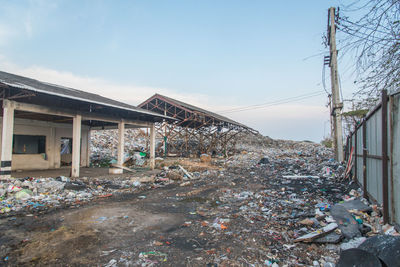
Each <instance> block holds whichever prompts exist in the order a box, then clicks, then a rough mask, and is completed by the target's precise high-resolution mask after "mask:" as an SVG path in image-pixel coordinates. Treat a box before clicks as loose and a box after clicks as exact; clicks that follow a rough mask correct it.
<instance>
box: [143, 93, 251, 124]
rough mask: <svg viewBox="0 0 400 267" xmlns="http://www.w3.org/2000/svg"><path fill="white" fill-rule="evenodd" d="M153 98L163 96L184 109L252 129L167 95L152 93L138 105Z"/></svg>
mask: <svg viewBox="0 0 400 267" xmlns="http://www.w3.org/2000/svg"><path fill="white" fill-rule="evenodd" d="M154 98H160V99H163V98H164V99H165V100H168V101H169V102H171V103H175V104H176V105H179V106H182V107H184V108H186V109H189V110H192V111H196V112H201V113H204V114H206V115H207V116H209V117H214V118H215V119H217V120H219V121H222V122H227V123H230V124H233V125H236V126H240V127H243V128H246V129H251V130H253V129H252V128H250V127H248V126H246V125H244V124H241V123H239V122H236V121H234V120H231V119H229V118H227V117H225V116H222V115H219V114H217V113H214V112H211V111H208V110H205V109H202V108H199V107H196V106H193V105H191V104H188V103H185V102H182V101H179V100H176V99H173V98H170V97H167V96H163V95H160V94H155V95H153V96H152V97H150V98H149V99H148V100H146V101H145V102H143V103H142V104H140V105H139V107H140V106H142V105H143V104H144V103H146V102H148V101H149V100H150V99H154Z"/></svg>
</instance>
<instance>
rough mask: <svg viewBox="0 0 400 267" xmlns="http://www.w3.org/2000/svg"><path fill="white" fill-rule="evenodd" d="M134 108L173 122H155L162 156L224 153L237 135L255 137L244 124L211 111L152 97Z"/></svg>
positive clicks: (254, 132)
mask: <svg viewBox="0 0 400 267" xmlns="http://www.w3.org/2000/svg"><path fill="white" fill-rule="evenodd" d="M138 107H140V108H143V109H147V110H149V111H153V112H156V113H158V114H161V115H164V116H170V117H173V118H175V119H177V120H176V121H173V122H172V121H169V122H168V121H163V122H162V123H156V125H155V127H156V132H157V135H158V136H160V137H163V139H164V142H163V144H164V146H163V148H162V150H163V151H164V153H165V154H167V153H171V154H178V155H182V156H189V155H193V154H197V155H199V154H202V153H208V154H214V153H219V154H224V155H226V154H227V153H228V150H230V149H233V148H234V146H235V143H236V137H237V136H238V134H240V133H244V132H248V133H252V134H256V133H257V131H255V130H253V129H252V128H250V127H247V126H246V125H243V124H241V123H238V122H236V121H233V120H231V119H229V118H227V117H224V116H221V115H219V114H216V113H214V112H211V111H208V110H205V109H202V108H199V107H196V106H193V105H190V104H187V103H184V102H182V101H179V100H176V99H173V98H169V97H166V96H163V95H160V94H155V95H153V96H152V97H150V98H149V99H147V100H146V101H144V102H143V103H141V104H140V105H138Z"/></svg>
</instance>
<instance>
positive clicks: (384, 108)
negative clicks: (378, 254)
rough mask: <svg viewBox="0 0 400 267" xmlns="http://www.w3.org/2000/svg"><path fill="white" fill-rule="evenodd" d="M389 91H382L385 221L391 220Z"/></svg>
mask: <svg viewBox="0 0 400 267" xmlns="http://www.w3.org/2000/svg"><path fill="white" fill-rule="evenodd" d="M387 98H388V97H387V92H386V90H383V91H382V193H383V194H382V196H383V223H384V224H386V223H388V222H389V186H388V132H387V129H388V120H387Z"/></svg>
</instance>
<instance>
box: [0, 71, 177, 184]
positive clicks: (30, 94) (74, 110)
mask: <svg viewBox="0 0 400 267" xmlns="http://www.w3.org/2000/svg"><path fill="white" fill-rule="evenodd" d="M0 100H1V102H2V107H3V108H2V109H1V117H2V118H1V122H2V130H1V147H0V149H1V154H0V155H1V168H0V178H9V177H10V175H11V171H12V170H33V169H54V168H60V162H61V159H62V157H68V156H69V157H71V176H72V177H79V168H80V166H89V163H90V162H89V161H90V160H89V156H90V151H89V143H90V130H92V129H113V128H118V129H119V139H118V141H119V142H118V165H120V166H122V164H123V160H124V158H123V156H124V131H125V127H127V128H128V127H132V128H150V166H151V167H152V168H154V157H155V152H154V151H155V123H157V122H159V123H161V122H163V121H164V122H165V121H174V119H173V118H170V117H168V116H164V115H161V114H158V113H155V112H151V111H148V110H144V109H141V108H137V107H134V106H131V105H128V104H125V103H121V102H118V101H115V100H112V99H109V98H105V97H102V96H100V95H97V94H92V93H87V92H84V91H80V90H76V89H72V88H67V87H63V86H59V85H54V84H49V83H45V82H40V81H37V80H34V79H30V78H26V77H22V76H18V75H14V74H10V73H6V72H0ZM68 140H69V141H70V143H71V144H72V145H71V148H70V150H71V151H70V153H69V154H68V153H66V154H62V153H61V150H62V149H61V148H62V142H63V141H68ZM66 150H68V149H66ZM67 152H68V151H67Z"/></svg>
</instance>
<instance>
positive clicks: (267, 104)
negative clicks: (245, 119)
mask: <svg viewBox="0 0 400 267" xmlns="http://www.w3.org/2000/svg"><path fill="white" fill-rule="evenodd" d="M322 94H325V93H324V92H322V91H316V92H312V93H308V94H303V95H298V96H294V97H289V98H284V99H280V100H276V101H272V102H267V103H263V104H257V105H251V106H246V107H241V108H234V109H228V110H222V111H219V112H218V113H235V112H242V111H248V110H254V109H261V108H267V107H270V106H276V105H281V104H286V103H290V102H295V101H299V100H303V99H308V98H311V97H315V96H319V95H322Z"/></svg>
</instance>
